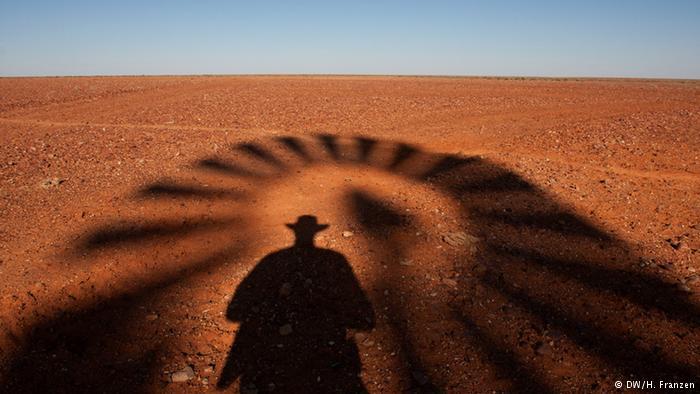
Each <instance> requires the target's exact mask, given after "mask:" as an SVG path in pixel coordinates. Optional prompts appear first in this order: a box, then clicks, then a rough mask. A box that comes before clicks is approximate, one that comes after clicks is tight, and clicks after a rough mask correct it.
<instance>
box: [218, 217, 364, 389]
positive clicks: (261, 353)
mask: <svg viewBox="0 0 700 394" xmlns="http://www.w3.org/2000/svg"><path fill="white" fill-rule="evenodd" d="M287 226H288V227H289V228H290V229H292V230H293V231H294V234H295V238H296V239H295V242H294V245H292V246H290V247H289V248H286V249H282V250H278V251H275V252H272V253H270V254H268V255H267V256H265V257H263V258H262V259H261V260H260V262H258V263H257V265H256V266H255V268H254V269H253V270H252V271H251V272H250V273H249V274H248V276H246V277H245V278H244V279H243V281H242V282H241V283H240V285H238V287H237V288H236V291H235V293H234V295H233V298H232V300H231V303H230V305H229V306H228V309H227V311H226V317H227V318H228V319H229V320H231V321H234V322H239V323H240V328H239V330H238V332H237V333H236V338H235V341H234V343H233V345H232V346H231V351H230V352H229V355H228V357H227V360H226V363H225V365H224V367H223V370H222V372H221V375H220V377H219V381H218V383H217V386H218V387H219V388H227V387H229V386H230V385H231V384H233V382H235V381H236V380H238V379H240V387H241V389H242V391H243V390H247V389H249V388H257V389H262V390H269V389H270V388H271V387H274V390H275V391H279V392H283V393H310V392H323V393H330V392H343V393H356V392H366V389H365V387H364V384H363V383H362V380H361V379H360V377H359V374H360V372H361V371H362V365H361V361H360V355H359V350H358V348H357V344H356V343H355V340H354V337H352V336H348V335H347V331H348V330H363V331H366V330H371V329H372V327H374V310H373V308H372V305H371V304H370V302H369V300H368V299H367V297H366V296H365V294H364V292H363V291H362V288H361V287H360V284H359V283H358V281H357V278H356V277H355V275H354V273H353V272H352V268H351V267H350V264H349V263H348V261H347V259H346V258H345V257H344V256H343V255H342V254H340V253H338V252H335V251H333V250H330V249H322V248H318V247H316V246H315V245H314V237H315V235H316V233H318V232H320V231H322V230H324V229H325V228H327V227H328V225H320V224H318V223H317V221H316V217H315V216H310V215H304V216H300V217H299V219H298V220H297V223H294V224H288V225H287ZM271 384H273V385H274V386H270V385H271Z"/></svg>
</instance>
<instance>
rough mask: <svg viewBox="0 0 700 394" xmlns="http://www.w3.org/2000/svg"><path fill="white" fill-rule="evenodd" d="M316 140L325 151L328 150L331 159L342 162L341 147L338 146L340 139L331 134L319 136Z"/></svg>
mask: <svg viewBox="0 0 700 394" xmlns="http://www.w3.org/2000/svg"><path fill="white" fill-rule="evenodd" d="M316 138H317V139H318V140H319V141H320V143H321V146H323V149H325V150H326V153H328V154H329V155H330V156H331V158H333V160H335V161H341V160H342V156H341V155H340V147H339V146H338V137H336V136H334V135H331V134H319V135H317V136H316Z"/></svg>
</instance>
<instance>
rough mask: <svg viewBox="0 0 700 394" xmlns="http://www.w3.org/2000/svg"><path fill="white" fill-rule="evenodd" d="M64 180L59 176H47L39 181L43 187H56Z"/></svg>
mask: <svg viewBox="0 0 700 394" xmlns="http://www.w3.org/2000/svg"><path fill="white" fill-rule="evenodd" d="M65 181H66V180H65V179H61V178H47V179H44V180H43V181H42V182H41V187H43V188H44V189H48V188H51V187H58V186H59V185H60V184H62V183H63V182H65Z"/></svg>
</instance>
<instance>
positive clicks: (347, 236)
mask: <svg viewBox="0 0 700 394" xmlns="http://www.w3.org/2000/svg"><path fill="white" fill-rule="evenodd" d="M353 235H355V234H354V233H353V232H352V231H347V230H345V231H343V238H350V237H352V236H353Z"/></svg>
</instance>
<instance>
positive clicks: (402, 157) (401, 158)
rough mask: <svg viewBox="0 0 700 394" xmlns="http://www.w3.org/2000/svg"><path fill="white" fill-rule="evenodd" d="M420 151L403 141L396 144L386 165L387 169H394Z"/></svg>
mask: <svg viewBox="0 0 700 394" xmlns="http://www.w3.org/2000/svg"><path fill="white" fill-rule="evenodd" d="M418 153H420V150H419V149H417V148H415V147H413V146H411V145H408V144H404V143H399V144H396V150H395V151H394V157H393V158H392V159H391V162H389V164H388V165H387V169H388V170H394V169H396V168H397V167H399V166H400V165H401V164H403V163H404V162H406V161H408V160H409V159H411V158H412V157H414V156H416V155H417V154H418Z"/></svg>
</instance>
